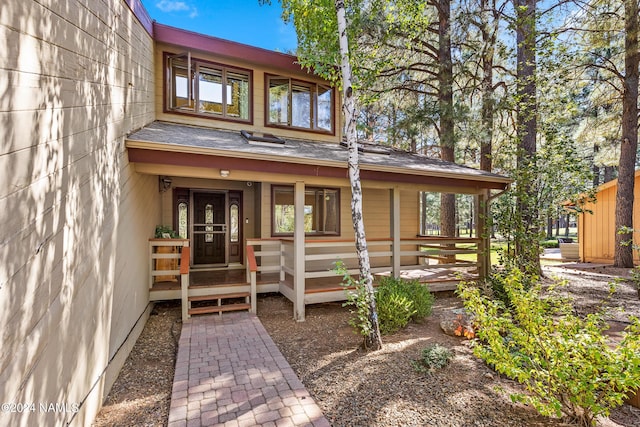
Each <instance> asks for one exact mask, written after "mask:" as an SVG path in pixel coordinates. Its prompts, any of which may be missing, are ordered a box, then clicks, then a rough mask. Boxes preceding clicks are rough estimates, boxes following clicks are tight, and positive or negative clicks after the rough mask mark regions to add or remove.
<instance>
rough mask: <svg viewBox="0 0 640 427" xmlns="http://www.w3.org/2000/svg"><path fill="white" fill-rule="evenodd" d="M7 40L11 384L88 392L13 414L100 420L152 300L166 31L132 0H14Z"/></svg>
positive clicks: (4, 304) (0, 12)
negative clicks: (143, 144) (149, 139)
mask: <svg viewBox="0 0 640 427" xmlns="http://www.w3.org/2000/svg"><path fill="white" fill-rule="evenodd" d="M89 8H90V9H89ZM0 50H1V51H2V52H3V55H1V56H0V69H1V70H2V71H0V92H1V93H2V96H1V97H0V140H1V141H2V144H0V205H1V206H2V209H0V223H2V224H3V227H2V231H0V260H1V262H0V324H1V325H2V332H1V334H2V335H1V338H0V348H1V349H2V350H1V352H0V397H2V399H1V400H2V401H3V402H34V403H35V404H36V405H38V404H39V403H48V402H52V403H60V404H69V405H71V404H80V408H79V409H80V411H79V412H78V413H76V414H74V413H73V412H57V413H44V412H41V411H39V410H36V411H35V412H29V413H26V414H6V413H3V414H0V424H2V425H9V426H12V425H63V424H65V423H67V422H70V421H71V423H72V424H73V425H88V424H90V422H91V420H92V419H93V417H94V415H95V413H96V411H97V410H98V409H99V406H100V403H101V401H102V399H103V397H104V392H105V386H107V387H108V385H109V382H110V381H111V380H112V377H113V373H114V371H117V368H119V366H114V365H111V366H109V363H110V361H111V360H112V359H117V360H118V361H119V363H121V360H122V353H118V351H119V349H121V348H124V349H128V348H130V343H131V339H133V340H135V336H132V337H131V336H129V335H130V332H131V331H132V329H134V328H135V327H136V325H138V326H139V325H140V324H141V323H144V320H145V313H146V312H147V305H148V291H147V289H146V284H147V278H146V274H147V268H146V262H147V238H148V237H150V236H151V233H152V232H153V228H154V226H155V224H156V222H158V220H159V207H160V199H159V195H158V190H157V178H156V177H153V176H144V175H139V174H137V173H135V172H134V171H133V168H132V167H130V166H129V164H128V160H127V155H126V152H125V149H124V135H125V134H127V133H128V132H130V131H131V130H133V129H136V128H139V127H141V126H143V125H145V124H147V123H149V122H150V121H152V120H153V119H154V114H155V110H154V109H155V106H154V103H153V100H154V94H153V91H154V88H153V84H152V80H153V77H154V76H153V54H152V52H153V43H152V40H151V38H150V36H149V35H148V34H147V33H146V32H145V31H144V29H143V28H142V26H141V25H140V24H139V23H138V21H137V20H136V18H135V17H134V16H133V14H132V13H131V12H130V10H129V9H128V7H127V6H126V4H125V3H124V2H122V1H120V0H96V1H91V2H85V1H74V0H59V1H42V2H36V1H31V0H5V1H4V2H3V3H2V4H1V5H0ZM137 331H139V327H138V328H136V329H135V331H134V333H133V334H132V335H135V334H136V333H137ZM128 337H129V340H128ZM36 409H38V408H36Z"/></svg>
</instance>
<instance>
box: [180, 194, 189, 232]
mask: <svg viewBox="0 0 640 427" xmlns="http://www.w3.org/2000/svg"><path fill="white" fill-rule="evenodd" d="M187 208H188V205H187V203H186V202H180V203H178V236H180V238H181V239H186V238H187V227H188V222H187V214H188V211H187Z"/></svg>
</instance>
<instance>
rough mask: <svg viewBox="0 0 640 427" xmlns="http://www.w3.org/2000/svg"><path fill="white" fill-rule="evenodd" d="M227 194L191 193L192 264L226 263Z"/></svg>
mask: <svg viewBox="0 0 640 427" xmlns="http://www.w3.org/2000/svg"><path fill="white" fill-rule="evenodd" d="M226 211H227V194H226V193H215V192H194V193H193V264H194V265H196V264H197V265H225V264H227V248H226V242H227V218H226V215H225V212H226Z"/></svg>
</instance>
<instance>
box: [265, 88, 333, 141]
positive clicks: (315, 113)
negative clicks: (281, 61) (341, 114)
mask: <svg viewBox="0 0 640 427" xmlns="http://www.w3.org/2000/svg"><path fill="white" fill-rule="evenodd" d="M267 105H268V108H269V113H268V115H267V125H271V126H282V127H290V128H298V129H308V130H314V131H320V132H332V131H333V89H332V88H330V87H329V86H324V85H320V84H315V83H307V82H301V81H297V80H293V79H289V78H285V77H275V76H270V77H267Z"/></svg>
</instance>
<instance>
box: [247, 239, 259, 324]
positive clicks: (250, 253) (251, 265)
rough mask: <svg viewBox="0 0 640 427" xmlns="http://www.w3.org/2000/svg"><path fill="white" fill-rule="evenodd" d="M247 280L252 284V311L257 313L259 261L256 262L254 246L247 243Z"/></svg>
mask: <svg viewBox="0 0 640 427" xmlns="http://www.w3.org/2000/svg"><path fill="white" fill-rule="evenodd" d="M246 253H247V264H246V265H247V282H249V284H250V286H251V290H250V292H251V312H252V313H253V314H256V313H257V312H258V301H257V299H256V297H257V295H258V285H257V283H256V281H257V278H256V276H257V272H258V263H257V262H256V255H255V253H254V250H253V246H250V245H247V251H246Z"/></svg>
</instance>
